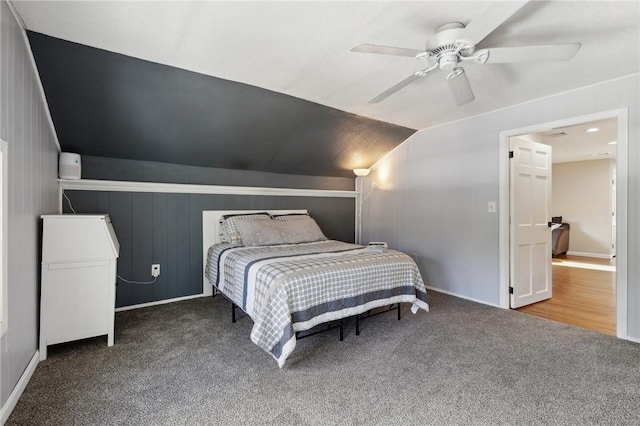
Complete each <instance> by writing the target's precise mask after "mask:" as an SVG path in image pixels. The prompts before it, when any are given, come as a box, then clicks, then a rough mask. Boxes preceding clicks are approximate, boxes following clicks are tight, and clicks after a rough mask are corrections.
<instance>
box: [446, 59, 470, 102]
mask: <svg viewBox="0 0 640 426" xmlns="http://www.w3.org/2000/svg"><path fill="white" fill-rule="evenodd" d="M447 82H448V83H449V88H450V89H451V91H452V92H453V97H454V99H455V100H456V104H457V105H458V106H462V105H464V104H466V103H469V102H471V101H472V100H474V99H475V98H476V97H475V96H474V95H473V90H471V85H470V84H469V79H467V74H465V72H464V70H463V69H462V68H456V69H454V70H453V71H452V72H451V73H450V74H449V75H447Z"/></svg>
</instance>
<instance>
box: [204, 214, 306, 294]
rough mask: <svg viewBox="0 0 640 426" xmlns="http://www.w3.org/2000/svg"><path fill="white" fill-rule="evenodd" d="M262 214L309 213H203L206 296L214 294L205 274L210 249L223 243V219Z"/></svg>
mask: <svg viewBox="0 0 640 426" xmlns="http://www.w3.org/2000/svg"><path fill="white" fill-rule="evenodd" d="M262 212H267V213H269V214H288V213H307V211H306V210H204V211H203V212H202V293H203V294H204V295H205V296H211V295H212V294H213V288H212V287H211V284H209V282H208V280H207V277H205V275H204V272H205V270H206V268H207V252H208V251H209V247H211V246H212V245H214V244H216V243H219V242H221V241H222V227H221V226H220V225H221V223H220V222H221V219H222V217H223V216H225V215H228V214H243V213H262Z"/></svg>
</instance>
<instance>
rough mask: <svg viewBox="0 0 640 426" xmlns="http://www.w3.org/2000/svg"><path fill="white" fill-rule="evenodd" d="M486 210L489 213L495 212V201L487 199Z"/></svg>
mask: <svg viewBox="0 0 640 426" xmlns="http://www.w3.org/2000/svg"><path fill="white" fill-rule="evenodd" d="M487 212H489V213H495V212H496V202H495V201H489V202H488V203H487Z"/></svg>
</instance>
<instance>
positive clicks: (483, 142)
mask: <svg viewBox="0 0 640 426" xmlns="http://www.w3.org/2000/svg"><path fill="white" fill-rule="evenodd" d="M639 97H640V76H639V75H638V74H636V75H633V76H628V77H625V78H621V79H618V80H613V81H609V82H604V83H601V84H598V85H594V86H589V87H585V88H582V89H579V90H574V91H571V92H567V93H562V94H558V95H556V96H552V97H548V98H544V99H540V100H536V101H532V102H529V103H526V104H521V105H517V106H514V107H511V108H506V109H503V110H499V111H495V112H492V113H488V114H484V115H480V116H476V117H471V118H469V119H466V120H462V121H457V122H453V123H449V124H444V125H441V126H437V127H433V128H428V129H425V130H422V131H419V132H417V133H416V134H414V135H413V136H412V137H410V138H409V139H407V141H405V142H404V143H403V144H401V145H400V146H399V147H398V148H397V149H395V150H394V151H393V152H392V153H390V154H389V155H388V156H387V157H385V158H384V159H382V160H381V161H379V162H378V163H377V164H376V165H375V166H374V167H373V171H372V173H371V175H369V177H367V178H366V181H365V184H364V191H365V193H366V191H368V188H369V186H370V184H371V182H373V181H376V182H378V183H379V184H380V185H381V187H382V188H381V189H380V190H376V191H374V193H373V194H372V195H371V196H370V197H369V199H368V200H367V202H366V203H365V204H364V208H363V241H372V240H386V241H388V242H389V244H390V246H391V247H396V248H399V249H401V250H404V251H406V252H408V253H413V254H416V255H417V257H418V264H419V266H420V269H421V271H422V273H423V276H424V278H425V281H426V283H427V285H429V286H432V287H435V288H438V289H441V290H444V291H448V292H452V293H456V294H459V295H461V296H464V297H467V298H471V299H475V300H479V301H482V302H484V303H488V304H492V305H498V304H499V303H500V271H499V268H500V258H499V252H498V251H499V227H498V225H499V223H498V215H497V214H495V213H487V202H488V201H499V199H498V198H499V189H500V188H499V186H500V181H499V169H500V159H499V150H500V132H503V131H508V130H511V129H520V128H525V127H529V126H533V125H537V124H540V123H548V122H553V121H558V120H564V119H568V118H573V117H580V116H585V115H588V114H594V113H597V112H602V111H611V110H615V109H619V108H625V107H626V108H628V134H629V146H628V155H627V157H628V158H620V156H619V158H618V164H619V165H620V162H621V161H627V162H628V173H627V176H626V177H623V176H622V175H620V174H619V175H618V184H620V182H621V180H625V182H624V183H626V185H627V188H628V204H627V212H626V217H628V218H629V220H628V224H627V235H628V247H627V254H628V259H630V261H629V262H628V280H627V281H628V291H627V299H628V300H627V302H628V323H627V332H628V335H629V336H630V337H631V338H635V339H639V338H640V262H637V261H635V259H639V258H640V222H639V221H638V220H637V218H638V217H640V177H639V174H640V141H639V135H638V134H639V127H640V123H639V116H640V101H639ZM620 170H621V169H620V168H619V171H620ZM498 210H500V206H498ZM621 213H622V212H618V216H619V218H620V215H621ZM620 226H621V224H618V227H620Z"/></svg>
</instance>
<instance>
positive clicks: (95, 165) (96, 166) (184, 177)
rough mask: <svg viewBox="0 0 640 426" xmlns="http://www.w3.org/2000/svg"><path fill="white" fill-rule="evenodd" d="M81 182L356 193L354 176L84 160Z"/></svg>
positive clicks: (83, 158)
mask: <svg viewBox="0 0 640 426" xmlns="http://www.w3.org/2000/svg"><path fill="white" fill-rule="evenodd" d="M82 178H83V179H99V180H124V181H133V182H163V183H183V184H196V185H230V186H260V187H270V188H298V189H300V188H302V189H331V190H340V191H353V190H354V189H355V175H353V174H352V176H351V177H348V178H347V177H327V176H306V175H285V174H280V173H268V172H256V171H252V170H231V169H216V168H211V167H197V166H184V165H181V164H167V163H158V162H154V161H139V160H121V159H118V158H105V157H92V156H89V155H85V156H82Z"/></svg>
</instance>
